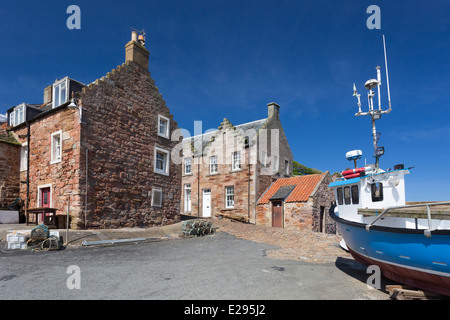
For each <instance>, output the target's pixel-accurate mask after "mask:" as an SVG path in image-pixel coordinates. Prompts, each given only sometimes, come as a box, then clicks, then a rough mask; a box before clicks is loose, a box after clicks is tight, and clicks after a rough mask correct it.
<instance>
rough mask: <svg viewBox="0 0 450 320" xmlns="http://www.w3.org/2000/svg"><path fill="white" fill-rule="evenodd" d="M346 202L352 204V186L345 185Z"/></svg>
mask: <svg viewBox="0 0 450 320" xmlns="http://www.w3.org/2000/svg"><path fill="white" fill-rule="evenodd" d="M344 203H345V204H351V203H352V202H351V200H350V187H344Z"/></svg>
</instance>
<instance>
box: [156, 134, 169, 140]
mask: <svg viewBox="0 0 450 320" xmlns="http://www.w3.org/2000/svg"><path fill="white" fill-rule="evenodd" d="M158 136H159V137H161V138H164V139H170V137H169V136H166V135H162V134H160V133H158Z"/></svg>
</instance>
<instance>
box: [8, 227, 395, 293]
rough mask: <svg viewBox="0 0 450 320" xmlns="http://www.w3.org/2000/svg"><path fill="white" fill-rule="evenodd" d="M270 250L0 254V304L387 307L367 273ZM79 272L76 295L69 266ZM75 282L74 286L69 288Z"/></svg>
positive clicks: (181, 244) (118, 248) (233, 242)
mask: <svg viewBox="0 0 450 320" xmlns="http://www.w3.org/2000/svg"><path fill="white" fill-rule="evenodd" d="M273 248H274V247H273V246H270V245H265V244H258V243H255V242H251V241H246V240H241V239H237V238H235V237H234V236H231V235H229V234H227V233H224V232H219V233H217V234H216V235H214V236H206V237H202V238H190V239H171V240H164V241H159V242H148V243H139V244H128V245H115V246H108V247H84V248H76V249H75V248H70V249H66V250H60V251H51V252H28V251H27V252H12V253H11V252H0V299H170V300H174V299H192V300H199V299H217V300H223V299H227V300H228V299H230V300H234V299H243V300H248V299H257V300H260V299H264V300H272V299H277V300H278V299H289V300H292V299H295V300H297V299H344V300H348V299H388V295H387V294H386V293H384V292H382V291H379V290H375V289H369V288H368V287H367V286H366V284H365V281H366V279H367V277H368V275H367V274H366V273H365V272H366V269H365V268H363V267H361V266H360V265H359V264H357V263H356V262H354V261H353V260H347V259H342V258H338V259H337V260H336V263H335V264H311V263H308V262H301V261H290V260H273V259H270V258H268V257H265V255H264V251H265V250H267V249H273ZM72 265H75V266H78V267H79V274H80V278H79V279H80V282H79V284H80V289H76V288H75V289H69V288H68V286H67V282H68V280H69V285H71V286H76V285H77V284H78V282H77V281H76V278H75V276H76V275H77V270H75V271H72V272H74V273H67V270H68V267H69V266H72ZM74 279H75V280H74Z"/></svg>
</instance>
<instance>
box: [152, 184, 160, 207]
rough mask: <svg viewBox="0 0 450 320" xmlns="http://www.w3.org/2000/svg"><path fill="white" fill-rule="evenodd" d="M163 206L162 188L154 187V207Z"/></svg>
mask: <svg viewBox="0 0 450 320" xmlns="http://www.w3.org/2000/svg"><path fill="white" fill-rule="evenodd" d="M161 206H162V189H161V188H153V190H152V207H161Z"/></svg>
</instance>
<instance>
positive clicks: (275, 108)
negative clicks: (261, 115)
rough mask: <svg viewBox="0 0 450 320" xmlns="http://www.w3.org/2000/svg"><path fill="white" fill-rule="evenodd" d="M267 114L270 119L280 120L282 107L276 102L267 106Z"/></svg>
mask: <svg viewBox="0 0 450 320" xmlns="http://www.w3.org/2000/svg"><path fill="white" fill-rule="evenodd" d="M267 113H268V116H269V119H270V118H275V119H277V120H279V119H280V106H279V105H278V104H276V103H275V102H271V103H268V104H267Z"/></svg>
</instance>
